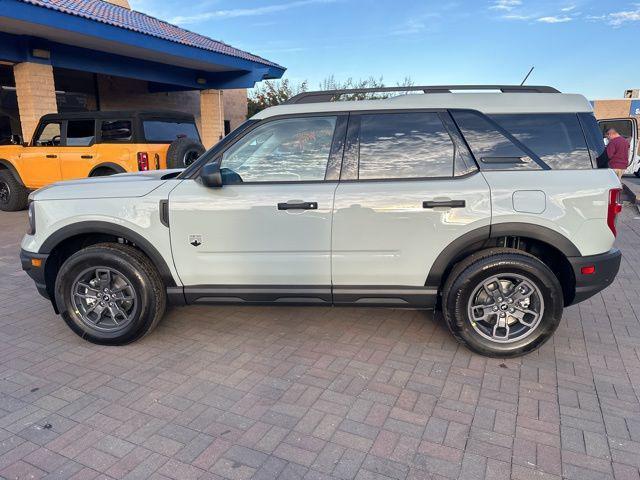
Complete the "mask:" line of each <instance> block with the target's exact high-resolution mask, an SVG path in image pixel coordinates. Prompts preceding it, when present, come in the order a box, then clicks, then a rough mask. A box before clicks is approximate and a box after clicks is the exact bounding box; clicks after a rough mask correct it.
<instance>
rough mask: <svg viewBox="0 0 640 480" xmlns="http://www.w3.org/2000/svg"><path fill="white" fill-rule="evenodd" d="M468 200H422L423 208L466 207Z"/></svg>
mask: <svg viewBox="0 0 640 480" xmlns="http://www.w3.org/2000/svg"><path fill="white" fill-rule="evenodd" d="M466 205H467V202H466V201H464V200H442V201H425V202H422V208H438V207H445V208H464V207H465V206H466Z"/></svg>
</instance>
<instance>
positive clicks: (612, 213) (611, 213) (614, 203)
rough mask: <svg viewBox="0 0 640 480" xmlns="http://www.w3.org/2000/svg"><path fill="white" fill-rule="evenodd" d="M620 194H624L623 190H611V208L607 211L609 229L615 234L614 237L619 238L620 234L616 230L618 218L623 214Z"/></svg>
mask: <svg viewBox="0 0 640 480" xmlns="http://www.w3.org/2000/svg"><path fill="white" fill-rule="evenodd" d="M620 192H622V189H621V188H612V189H611V190H609V206H608V209H607V225H609V229H610V230H611V232H613V236H614V237H615V236H617V235H618V232H617V230H616V218H617V217H618V214H619V213H620V212H622V203H621V202H620Z"/></svg>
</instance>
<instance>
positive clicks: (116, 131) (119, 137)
mask: <svg viewBox="0 0 640 480" xmlns="http://www.w3.org/2000/svg"><path fill="white" fill-rule="evenodd" d="M100 136H101V137H102V141H103V142H128V141H130V140H131V120H104V121H103V122H102V123H101V125H100Z"/></svg>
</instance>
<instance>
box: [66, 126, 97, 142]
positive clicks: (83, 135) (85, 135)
mask: <svg viewBox="0 0 640 480" xmlns="http://www.w3.org/2000/svg"><path fill="white" fill-rule="evenodd" d="M95 128H96V125H95V122H94V121H93V120H69V121H68V122H67V147H86V146H88V145H91V144H92V143H93V141H94V140H95V138H96V136H95V135H96V134H95Z"/></svg>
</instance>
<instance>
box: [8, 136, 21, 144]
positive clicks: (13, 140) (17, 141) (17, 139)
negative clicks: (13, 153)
mask: <svg viewBox="0 0 640 480" xmlns="http://www.w3.org/2000/svg"><path fill="white" fill-rule="evenodd" d="M11 143H12V144H13V145H24V142H23V141H22V137H21V136H20V135H11Z"/></svg>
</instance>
